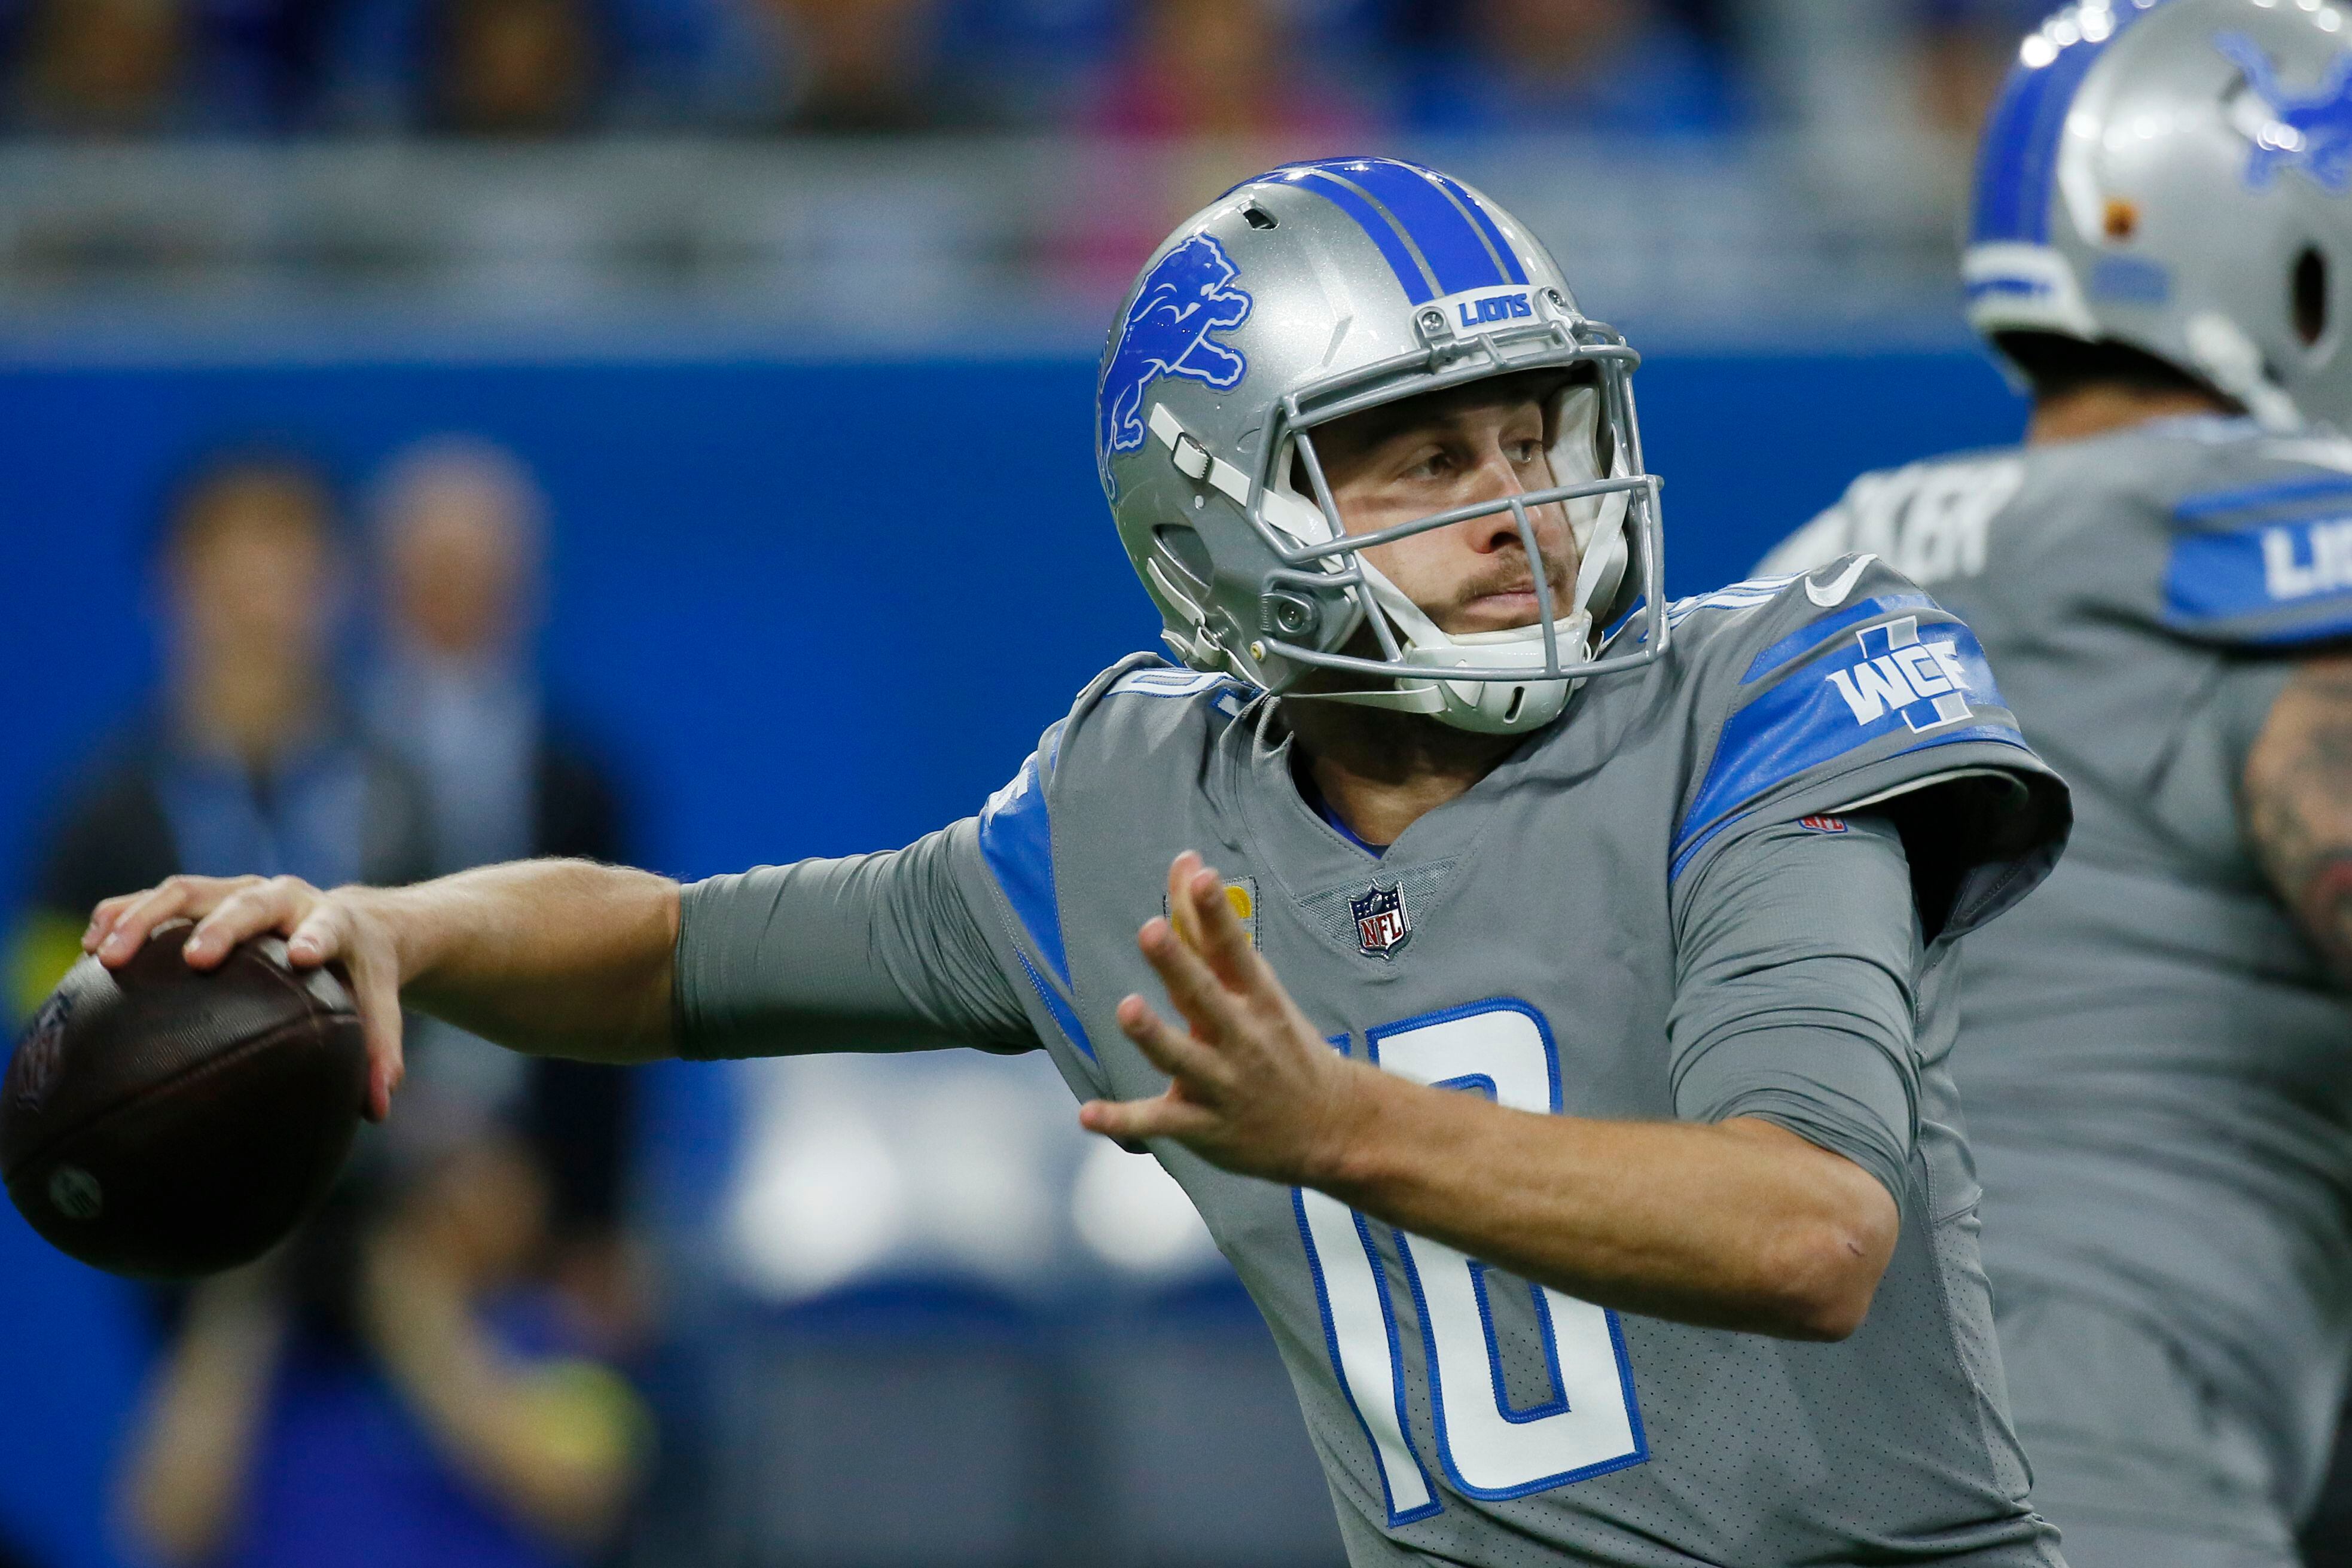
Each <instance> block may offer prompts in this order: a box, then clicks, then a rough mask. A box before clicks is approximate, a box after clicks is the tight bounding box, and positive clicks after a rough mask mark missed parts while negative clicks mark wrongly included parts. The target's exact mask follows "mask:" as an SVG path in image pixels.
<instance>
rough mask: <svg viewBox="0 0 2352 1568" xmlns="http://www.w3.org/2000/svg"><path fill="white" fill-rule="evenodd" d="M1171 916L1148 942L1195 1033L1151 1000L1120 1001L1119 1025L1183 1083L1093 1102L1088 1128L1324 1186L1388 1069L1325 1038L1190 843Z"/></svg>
mask: <svg viewBox="0 0 2352 1568" xmlns="http://www.w3.org/2000/svg"><path fill="white" fill-rule="evenodd" d="M1168 911H1169V918H1167V919H1164V920H1152V921H1146V922H1144V926H1143V929H1142V930H1141V931H1139V932H1138V933H1137V934H1136V939H1135V940H1136V945H1137V946H1138V947H1139V948H1140V949H1141V950H1142V952H1143V956H1144V957H1145V958H1146V959H1147V960H1149V961H1150V964H1151V967H1152V968H1153V969H1155V970H1157V971H1159V973H1160V979H1161V981H1163V982H1164V983H1165V984H1167V987H1168V999H1169V1000H1170V1001H1171V1003H1173V1004H1174V1005H1175V1007H1176V1011H1177V1012H1178V1013H1180V1014H1181V1015H1182V1016H1183V1019H1184V1022H1185V1023H1187V1024H1189V1025H1191V1026H1192V1027H1191V1029H1190V1030H1189V1032H1188V1031H1187V1030H1184V1029H1181V1028H1179V1027H1178V1026H1175V1025H1174V1024H1171V1023H1170V1022H1169V1021H1168V1020H1166V1019H1165V1018H1162V1017H1161V1016H1160V1015H1159V1014H1158V1013H1157V1012H1155V1011H1153V1009H1152V1006H1151V1005H1150V1003H1149V1002H1146V1001H1145V1000H1144V999H1143V998H1142V997H1141V996H1139V995H1129V996H1128V997H1126V998H1125V999H1124V1000H1122V1001H1121V1002H1120V1003H1119V1005H1118V1025H1119V1027H1120V1028H1121V1029H1122V1030H1124V1031H1125V1032H1126V1034H1127V1036H1128V1037H1129V1039H1131V1040H1133V1041H1134V1042H1135V1043H1136V1046H1137V1047H1139V1049H1140V1050H1141V1051H1142V1052H1143V1054H1144V1055H1145V1056H1146V1057H1147V1058H1150V1060H1151V1063H1152V1065H1153V1066H1155V1067H1157V1068H1160V1070H1161V1071H1162V1072H1165V1073H1167V1074H1168V1075H1169V1077H1170V1078H1171V1079H1174V1080H1175V1081H1174V1082H1172V1083H1171V1084H1170V1085H1169V1086H1168V1091H1167V1092H1166V1093H1165V1094H1162V1095H1160V1096H1158V1097H1157V1098H1155V1099H1151V1100H1092V1101H1090V1102H1088V1103H1087V1105H1085V1106H1084V1107H1082V1108H1081V1109H1080V1110H1079V1111H1078V1120H1079V1121H1080V1122H1081V1123H1082V1124H1083V1125H1085V1126H1086V1128H1087V1130H1088V1131H1094V1132H1099V1133H1102V1134H1103V1135H1105V1136H1106V1137H1109V1138H1116V1139H1118V1141H1119V1142H1123V1143H1135V1142H1140V1141H1141V1140H1143V1139H1146V1138H1173V1139H1175V1140H1176V1141H1177V1142H1181V1143H1182V1144H1184V1145H1185V1146H1186V1147H1188V1148H1190V1149H1192V1150H1193V1151H1195V1152H1198V1153H1199V1154H1201V1155H1202V1157H1204V1158H1206V1159H1208V1160H1210V1161H1212V1162H1213V1163H1216V1164H1219V1165H1222V1166H1223V1167H1224V1168H1225V1169H1227V1170H1229V1171H1238V1172H1240V1173H1243V1174H1244V1175H1251V1176H1263V1177H1265V1178H1266V1179H1267V1180H1269V1181H1275V1182H1280V1183H1283V1184H1286V1185H1297V1186H1318V1185H1321V1184H1324V1183H1326V1182H1328V1180H1329V1179H1330V1176H1331V1174H1332V1173H1334V1172H1335V1171H1336V1170H1337V1169H1338V1168H1339V1159H1340V1156H1341V1154H1342V1152H1344V1150H1345V1149H1346V1148H1347V1146H1348V1144H1349V1141H1350V1137H1351V1129H1352V1128H1353V1127H1354V1126H1355V1125H1356V1124H1357V1123H1358V1122H1359V1121H1360V1120H1361V1118H1362V1117H1363V1116H1364V1115H1365V1114H1366V1112H1367V1110H1369V1106H1368V1104H1367V1097H1366V1096H1365V1095H1364V1094H1363V1093H1362V1089H1363V1087H1364V1085H1363V1079H1364V1077H1365V1076H1366V1075H1367V1074H1370V1073H1371V1072H1373V1071H1374V1070H1375V1069H1373V1068H1369V1067H1366V1066H1364V1065H1363V1064H1361V1063H1358V1062H1352V1061H1350V1060H1349V1059H1348V1058H1346V1057H1343V1056H1341V1055H1340V1054H1339V1052H1337V1051H1335V1050H1333V1049H1332V1048H1331V1047H1329V1046H1328V1045H1327V1044H1325V1043H1324V1041H1323V1038H1322V1037H1321V1036H1319V1035H1318V1034H1317V1033H1316V1031H1315V1028H1314V1026H1312V1025H1310V1024H1308V1023H1307V1018H1306V1016H1305V1015H1303V1014H1301V1013H1300V1012H1299V1010H1298V1007H1297V1004H1296V1003H1294V1002H1292V1001H1291V999H1290V995H1289V993H1287V992H1286V991H1285V990H1283V988H1282V982H1281V981H1280V980H1278V979H1276V977H1275V973H1274V969H1273V966H1272V965H1270V964H1268V963H1266V961H1265V957H1264V956H1263V955H1262V954H1260V953H1259V952H1257V950H1256V949H1255V947H1253V946H1252V945H1251V943H1250V940H1249V935H1248V933H1247V932H1246V931H1244V930H1243V929H1242V923H1241V921H1240V920H1239V918H1238V917H1236V916H1235V915H1234V910H1233V906H1232V905H1230V904H1229V903H1227V902H1226V901H1225V894H1224V881H1223V879H1222V878H1221V877H1219V876H1218V874H1217V872H1216V870H1215V868H1213V867H1210V866H1207V865H1204V864H1202V860H1201V858H1200V856H1198V855H1196V854H1194V853H1192V851H1191V850H1189V849H1188V850H1186V851H1185V852H1184V853H1183V854H1181V855H1179V856H1177V857H1176V859H1175V862H1174V864H1172V865H1171V866H1170V867H1169V868H1168Z"/></svg>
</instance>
